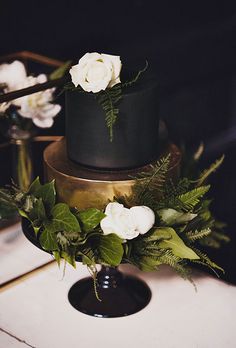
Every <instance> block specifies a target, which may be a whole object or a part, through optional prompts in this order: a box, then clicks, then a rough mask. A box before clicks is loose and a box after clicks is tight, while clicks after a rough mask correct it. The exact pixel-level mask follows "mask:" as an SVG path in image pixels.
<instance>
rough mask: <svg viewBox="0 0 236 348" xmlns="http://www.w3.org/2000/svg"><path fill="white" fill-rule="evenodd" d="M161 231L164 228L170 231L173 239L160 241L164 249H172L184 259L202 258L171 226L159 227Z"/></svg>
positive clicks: (160, 245)
mask: <svg viewBox="0 0 236 348" xmlns="http://www.w3.org/2000/svg"><path fill="white" fill-rule="evenodd" d="M157 230H159V231H160V233H163V230H164V231H166V232H168V233H169V234H170V235H171V239H168V240H162V241H161V242H160V243H159V247H160V248H163V249H171V250H172V252H173V254H174V255H176V256H178V257H180V258H182V259H190V260H195V259H200V257H199V256H198V255H197V254H196V253H195V252H194V251H193V250H192V249H190V248H189V247H188V246H186V245H185V244H184V242H183V241H182V239H181V238H180V237H179V236H178V235H177V233H176V232H175V230H173V228H170V227H164V228H157Z"/></svg>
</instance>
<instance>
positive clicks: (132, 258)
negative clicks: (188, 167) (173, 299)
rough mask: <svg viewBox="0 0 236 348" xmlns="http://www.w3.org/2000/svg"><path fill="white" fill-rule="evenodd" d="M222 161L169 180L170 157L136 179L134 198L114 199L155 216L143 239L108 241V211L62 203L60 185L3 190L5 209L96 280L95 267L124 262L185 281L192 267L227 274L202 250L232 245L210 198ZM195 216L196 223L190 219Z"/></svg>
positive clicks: (111, 236) (0, 201) (113, 236)
mask: <svg viewBox="0 0 236 348" xmlns="http://www.w3.org/2000/svg"><path fill="white" fill-rule="evenodd" d="M222 161H223V157H222V158H221V159H219V160H218V161H216V162H215V163H214V164H213V165H212V166H210V168H209V169H207V170H205V171H204V172H203V173H202V174H200V176H199V178H198V179H197V180H191V179H189V178H186V177H184V178H180V179H178V180H177V182H173V181H172V180H171V179H168V171H169V166H170V155H167V156H166V157H163V158H162V159H161V160H159V161H157V162H156V164H155V165H152V166H150V170H149V171H148V172H145V173H140V174H139V175H138V176H137V177H136V178H135V184H134V186H133V193H132V195H131V196H129V197H128V196H122V197H114V201H116V202H119V203H122V204H124V206H125V207H127V208H130V207H132V206H135V205H146V206H148V207H150V208H151V209H152V210H153V211H154V212H155V225H154V227H153V228H151V230H150V231H148V232H147V233H146V234H144V235H139V236H138V237H136V238H134V239H132V240H128V241H127V240H123V239H121V238H120V237H118V236H117V235H116V234H108V235H104V234H103V231H102V229H101V227H100V222H101V220H102V219H103V218H104V217H105V214H104V212H103V211H101V210H99V209H96V208H90V209H87V210H84V211H79V210H78V209H77V208H76V207H74V208H71V207H69V206H68V205H67V204H65V203H61V202H57V199H56V189H55V182H54V181H51V182H49V183H46V184H44V185H42V184H41V183H40V181H39V178H36V180H35V181H34V182H33V183H32V184H31V186H30V188H29V189H28V190H27V191H26V192H23V191H21V190H19V188H17V187H16V186H14V185H13V186H11V187H10V188H8V189H1V190H0V207H1V208H2V210H3V211H4V209H5V211H6V212H7V213H9V211H10V210H13V211H18V212H19V214H20V215H21V216H22V217H24V218H27V219H28V220H29V221H30V223H31V225H32V227H33V229H34V232H35V235H36V236H37V239H38V241H39V243H40V245H41V247H42V248H43V249H44V250H45V251H47V252H50V253H52V254H53V256H54V257H55V259H56V261H57V262H58V264H59V265H60V262H61V259H64V260H65V261H66V262H68V263H69V264H71V265H72V266H73V267H76V262H75V261H76V260H78V258H79V259H80V260H81V261H82V262H83V264H85V265H87V266H88V268H89V269H90V270H91V271H92V273H93V274H94V275H95V274H96V264H101V265H106V266H111V267H116V266H119V265H120V264H121V263H122V262H125V263H130V264H133V265H135V266H137V267H138V268H139V269H141V270H142V271H153V270H157V269H158V268H159V266H160V265H162V264H167V265H169V266H171V267H173V268H174V269H175V271H177V272H178V273H179V274H180V275H181V276H182V277H184V278H187V279H189V280H191V278H190V273H189V269H188V267H186V266H188V265H189V264H190V263H191V262H193V263H199V264H202V265H205V266H207V267H209V268H211V269H212V270H214V271H215V270H220V271H223V269H222V268H221V267H220V266H218V265H217V264H215V263H214V262H213V261H211V260H210V259H209V257H208V256H207V255H206V254H205V253H204V252H202V251H201V250H200V249H201V247H202V246H206V245H210V246H213V247H219V246H220V242H221V241H228V237H227V236H226V235H225V234H224V233H223V232H222V227H224V226H223V224H222V223H220V222H218V221H217V220H215V218H214V217H213V216H212V213H211V211H210V208H209V206H210V202H211V201H210V200H209V199H207V198H206V193H207V192H208V190H209V188H210V186H209V185H205V182H206V180H207V178H208V177H209V175H210V174H211V173H212V172H214V171H215V170H216V169H217V168H218V167H219V166H220V164H221V163H222ZM192 214H196V216H195V217H194V218H193V219H190V215H191V216H192Z"/></svg>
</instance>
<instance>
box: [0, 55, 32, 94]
mask: <svg viewBox="0 0 236 348" xmlns="http://www.w3.org/2000/svg"><path fill="white" fill-rule="evenodd" d="M26 77H27V74H26V70H25V66H24V64H23V63H22V62H20V61H19V60H15V61H14V62H13V63H10V64H7V63H4V64H1V65H0V84H6V85H7V87H6V91H7V92H9V91H13V90H15V89H17V88H15V86H16V85H17V84H18V83H21V82H22V81H23V80H24V79H26Z"/></svg>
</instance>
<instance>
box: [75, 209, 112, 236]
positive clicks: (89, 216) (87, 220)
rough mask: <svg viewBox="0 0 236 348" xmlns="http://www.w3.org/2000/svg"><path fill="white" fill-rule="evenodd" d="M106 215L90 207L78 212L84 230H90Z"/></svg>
mask: <svg viewBox="0 0 236 348" xmlns="http://www.w3.org/2000/svg"><path fill="white" fill-rule="evenodd" d="M105 216H106V215H105V214H104V213H103V212H102V211H101V210H98V209H96V208H90V209H87V210H85V211H82V212H80V213H79V218H80V220H81V221H82V223H83V230H84V231H85V232H90V231H92V230H93V229H94V228H95V227H97V226H98V225H99V223H100V221H101V220H102V219H103V218H104V217H105Z"/></svg>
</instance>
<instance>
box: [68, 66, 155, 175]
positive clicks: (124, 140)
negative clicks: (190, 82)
mask: <svg viewBox="0 0 236 348" xmlns="http://www.w3.org/2000/svg"><path fill="white" fill-rule="evenodd" d="M145 74H146V73H144V74H143V75H145ZM145 76H146V75H145ZM147 76H148V75H147ZM117 106H118V108H119V115H118V118H117V121H116V123H115V125H114V137H113V141H112V142H110V139H109V131H108V128H107V127H106V123H105V113H104V111H103V109H102V107H101V105H99V103H98V101H97V100H96V99H95V96H94V94H93V93H86V92H85V93H81V92H78V91H76V90H75V91H67V93H66V139H67V150H68V156H69V158H70V159H71V160H72V161H75V162H77V163H78V164H80V165H83V166H86V167H92V168H97V169H111V170H112V169H130V168H136V167H141V166H143V165H146V164H148V163H150V162H152V161H153V160H155V159H156V158H157V157H158V126H159V117H158V106H159V96H158V85H157V82H156V81H155V80H153V79H150V78H149V77H143V78H141V79H140V81H138V82H137V83H135V84H134V85H132V86H130V87H126V88H123V90H122V99H121V100H120V101H119V103H118V105H117Z"/></svg>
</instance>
